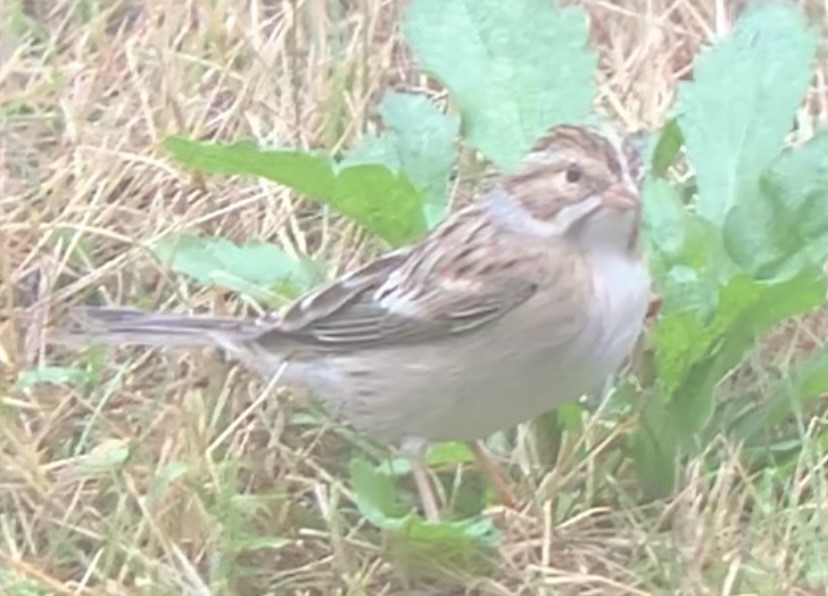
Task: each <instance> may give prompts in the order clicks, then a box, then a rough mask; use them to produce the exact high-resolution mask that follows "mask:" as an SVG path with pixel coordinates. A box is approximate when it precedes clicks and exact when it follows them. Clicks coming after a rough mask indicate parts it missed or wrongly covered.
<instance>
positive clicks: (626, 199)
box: [601, 182, 638, 211]
mask: <svg viewBox="0 0 828 596" xmlns="http://www.w3.org/2000/svg"><path fill="white" fill-rule="evenodd" d="M601 196H602V198H603V203H604V205H605V206H606V207H610V208H612V209H618V210H620V211H627V210H630V209H635V208H636V207H638V193H637V192H635V191H633V190H630V188H629V187H628V186H627V185H626V184H624V183H622V182H617V183H615V184H613V185H612V186H610V187H609V188H607V189H606V190H605V191H604V192H603V193H602V195H601Z"/></svg>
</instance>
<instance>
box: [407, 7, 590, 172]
mask: <svg viewBox="0 0 828 596" xmlns="http://www.w3.org/2000/svg"><path fill="white" fill-rule="evenodd" d="M403 32H404V34H405V38H406V40H407V41H408V43H409V44H410V45H411V48H412V49H413V51H414V54H415V56H416V58H417V59H418V61H419V62H420V63H421V64H422V65H423V66H424V67H425V68H426V69H427V70H428V71H430V72H431V73H432V74H433V75H434V76H435V77H437V78H438V79H439V80H440V81H442V82H443V84H445V86H446V87H447V88H448V89H449V91H450V93H451V96H452V98H453V100H454V101H455V102H456V104H457V106H458V107H459V109H460V112H461V115H462V117H463V130H464V136H465V138H466V140H467V141H468V142H469V143H470V144H471V145H473V146H474V147H476V148H477V149H479V150H480V151H482V152H483V154H484V155H486V157H488V158H489V159H491V160H492V161H493V162H495V164H497V165H498V166H499V167H500V168H501V169H503V170H508V169H510V168H511V167H513V166H515V165H516V164H517V163H518V162H519V161H520V159H521V158H523V156H524V155H525V154H526V152H527V151H528V150H529V149H530V148H531V146H532V143H533V142H534V141H535V140H537V138H538V137H539V136H540V135H542V134H543V132H544V131H545V130H546V129H547V128H549V127H550V126H552V125H555V124H560V123H563V122H576V121H579V120H582V119H583V118H585V117H586V115H587V114H588V113H589V110H590V107H591V104H592V99H593V97H594V95H595V87H594V84H593V81H592V77H593V74H594V71H595V64H596V59H595V55H594V53H592V52H591V51H588V50H587V49H586V43H587V19H586V15H585V14H584V12H583V10H581V9H580V8H576V7H568V8H558V7H556V6H555V5H554V4H553V3H552V2H550V1H549V0H509V1H508V2H504V1H502V0H414V1H413V2H412V3H411V5H410V6H409V8H408V11H407V13H406V17H405V21H404V24H403Z"/></svg>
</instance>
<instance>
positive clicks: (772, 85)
mask: <svg viewBox="0 0 828 596" xmlns="http://www.w3.org/2000/svg"><path fill="white" fill-rule="evenodd" d="M815 47H816V36H815V34H814V32H813V31H811V30H808V28H807V26H806V23H805V18H804V16H803V15H802V13H801V11H800V10H799V9H798V7H797V6H795V5H794V4H793V3H762V4H758V5H755V6H754V7H751V8H749V9H748V10H747V11H746V12H745V14H744V16H742V17H741V18H740V19H739V20H738V21H737V23H736V25H735V27H734V28H733V31H732V32H731V34H730V35H729V36H728V37H727V38H726V39H724V40H722V41H721V42H719V43H718V44H717V45H715V46H714V47H713V48H711V49H708V50H706V51H703V52H702V53H700V54H699V55H698V56H697V57H696V59H695V61H694V63H693V81H692V82H687V83H682V84H681V85H680V86H679V91H678V111H679V116H678V122H679V125H680V126H681V131H682V133H683V135H684V142H685V146H686V148H687V153H688V156H689V159H690V163H691V164H692V166H693V168H694V170H695V172H696V177H697V183H698V190H699V193H698V208H699V213H700V214H701V215H702V216H704V217H705V218H707V219H709V220H710V221H712V222H713V223H715V224H717V225H721V224H722V222H723V221H724V218H725V215H726V214H727V212H728V210H729V209H730V207H731V206H732V205H733V204H734V203H736V202H737V201H738V200H739V199H740V198H744V199H745V200H750V198H751V197H754V196H755V195H756V193H757V190H758V181H759V175H760V173H761V172H762V171H763V170H764V169H765V168H766V167H767V166H768V165H769V164H770V163H771V161H772V160H773V158H774V157H776V155H777V154H778V153H779V151H780V149H781V147H782V142H783V138H784V136H785V133H786V132H788V130H789V129H790V127H791V124H792V123H793V118H794V114H795V112H796V109H797V107H798V105H799V102H800V101H801V100H802V97H803V95H804V94H805V90H806V89H807V87H808V83H809V81H810V78H811V67H810V65H811V61H812V59H813V57H814V51H815Z"/></svg>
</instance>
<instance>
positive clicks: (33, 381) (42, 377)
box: [15, 366, 92, 389]
mask: <svg viewBox="0 0 828 596" xmlns="http://www.w3.org/2000/svg"><path fill="white" fill-rule="evenodd" d="M91 380H92V373H90V372H89V371H88V370H84V369H80V368H74V367H70V366H41V367H40V368H31V369H28V370H24V371H23V372H21V373H20V376H18V377H17V382H16V383H15V388H16V389H29V388H31V387H34V386H35V385H43V384H51V385H79V384H86V383H89V382H90V381H91Z"/></svg>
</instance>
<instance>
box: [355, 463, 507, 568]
mask: <svg viewBox="0 0 828 596" xmlns="http://www.w3.org/2000/svg"><path fill="white" fill-rule="evenodd" d="M350 472H351V486H352V487H353V490H354V495H355V498H356V504H357V508H358V509H359V511H360V513H361V514H362V515H363V516H365V518H366V519H368V521H370V522H371V523H372V524H374V525H375V526H376V527H378V528H381V529H383V530H385V531H386V532H387V533H388V538H389V540H390V542H391V544H392V548H393V550H394V554H395V556H396V557H397V558H398V559H400V560H403V561H406V562H408V563H412V562H414V563H416V564H417V566H418V568H419V569H418V570H419V571H424V570H425V567H427V566H428V565H429V563H432V564H433V563H434V562H438V563H440V564H441V565H446V566H457V567H461V568H466V569H467V568H469V567H470V566H475V565H479V564H480V563H481V562H483V561H485V560H487V558H488V554H489V553H488V549H489V547H490V546H491V545H492V544H493V540H492V539H493V537H494V535H495V529H494V526H493V525H492V523H491V522H490V521H489V520H488V519H484V518H471V519H468V520H462V521H440V522H427V521H424V520H422V519H420V518H418V517H417V516H415V515H413V514H412V513H410V512H407V511H406V509H405V507H403V506H402V505H401V504H400V503H399V502H398V501H397V499H396V492H395V489H394V485H393V479H392V477H391V476H389V475H388V474H385V473H383V472H382V471H379V470H377V469H376V468H375V467H374V466H372V465H371V464H370V463H368V462H367V461H365V460H363V459H354V460H352V461H351V464H350Z"/></svg>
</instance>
